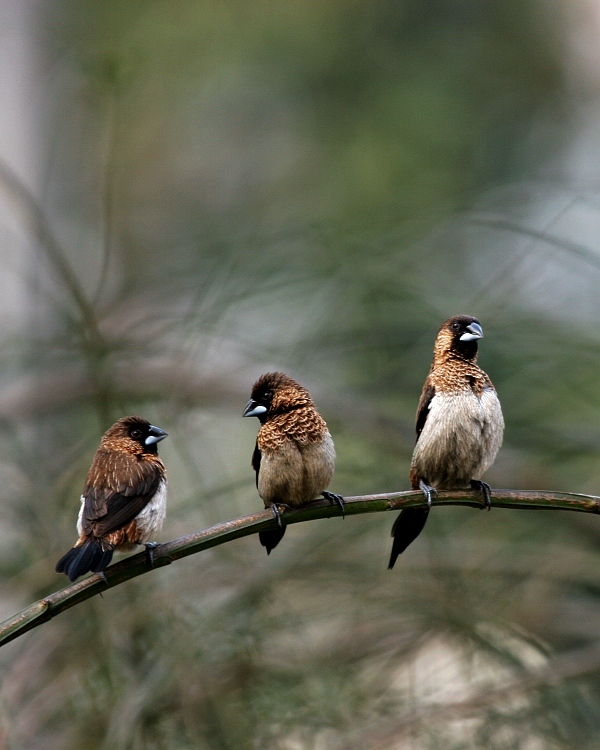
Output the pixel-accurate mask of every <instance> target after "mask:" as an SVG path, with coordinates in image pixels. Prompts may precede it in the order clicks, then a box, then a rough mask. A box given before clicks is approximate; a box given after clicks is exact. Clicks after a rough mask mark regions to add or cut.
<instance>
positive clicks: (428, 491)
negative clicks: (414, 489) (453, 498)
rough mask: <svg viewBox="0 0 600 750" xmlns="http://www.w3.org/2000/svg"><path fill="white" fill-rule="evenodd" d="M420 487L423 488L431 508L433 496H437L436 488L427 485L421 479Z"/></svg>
mask: <svg viewBox="0 0 600 750" xmlns="http://www.w3.org/2000/svg"><path fill="white" fill-rule="evenodd" d="M419 487H420V488H421V492H422V493H423V494H424V495H425V498H426V499H427V506H428V507H429V508H431V495H432V494H433V495H437V490H436V488H435V487H430V486H429V485H428V484H425V482H424V481H423V480H422V479H419Z"/></svg>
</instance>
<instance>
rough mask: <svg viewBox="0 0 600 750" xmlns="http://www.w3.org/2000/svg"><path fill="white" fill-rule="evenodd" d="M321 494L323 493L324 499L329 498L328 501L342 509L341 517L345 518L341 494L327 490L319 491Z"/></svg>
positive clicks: (344, 506)
mask: <svg viewBox="0 0 600 750" xmlns="http://www.w3.org/2000/svg"><path fill="white" fill-rule="evenodd" d="M321 495H323V497H324V498H325V500H329V502H330V503H335V504H336V505H337V506H338V508H339V509H340V510H341V511H342V517H343V518H346V504H345V503H344V498H343V497H342V496H341V495H338V494H337V493H336V492H327V490H325V491H324V492H321Z"/></svg>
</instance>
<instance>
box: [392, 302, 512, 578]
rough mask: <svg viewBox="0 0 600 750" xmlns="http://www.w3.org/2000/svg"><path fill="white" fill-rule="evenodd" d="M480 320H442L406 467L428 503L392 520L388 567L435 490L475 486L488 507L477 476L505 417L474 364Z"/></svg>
mask: <svg viewBox="0 0 600 750" xmlns="http://www.w3.org/2000/svg"><path fill="white" fill-rule="evenodd" d="M481 338H483V331H482V329H481V324H480V323H479V321H478V320H477V319H476V318H472V317H470V316H468V315H456V316H455V317H453V318H450V319H449V320H447V321H446V322H445V323H443V325H442V327H441V328H440V330H439V332H438V335H437V338H436V341H435V346H434V350H433V363H432V365H431V370H430V371H429V375H428V376H427V379H426V380H425V385H424V386H423V391H422V393H421V400H420V401H419V406H418V409H417V425H416V426H417V443H416V445H415V449H414V452H413V456H412V462H411V466H410V482H411V486H412V488H413V489H415V490H417V489H421V490H422V491H423V493H424V495H425V497H426V498H427V503H428V506H427V507H422V508H405V509H404V510H403V511H402V512H401V513H400V515H399V516H398V518H397V519H396V522H395V523H394V526H393V528H392V536H393V537H394V542H393V545H392V554H391V556H390V563H389V566H388V567H389V568H393V567H394V563H395V562H396V558H397V557H398V555H399V554H401V553H402V552H404V550H405V549H406V548H407V547H408V545H409V544H410V543H411V542H413V541H414V540H415V539H416V538H417V537H418V536H419V534H420V533H421V531H422V530H423V527H424V526H425V522H426V521H427V516H428V515H429V507H430V506H431V495H432V493H434V492H436V490H437V489H445V490H450V489H463V488H465V487H469V486H470V487H473V488H475V489H479V490H480V491H481V492H482V493H483V495H484V497H485V501H486V505H487V507H488V509H489V508H490V507H491V496H490V486H489V485H488V484H487V483H486V482H482V481H481V475H482V474H483V472H484V471H486V469H489V467H490V466H491V465H492V464H493V463H494V459H495V458H496V454H497V453H498V451H499V449H500V446H501V445H502V433H503V431H504V419H503V417H502V410H501V408H500V401H499V400H498V396H497V395H496V391H495V389H494V386H493V385H492V381H491V380H490V379H489V378H488V376H487V375H486V374H485V372H484V371H483V370H482V369H481V368H480V367H479V366H478V365H477V341H478V339H481Z"/></svg>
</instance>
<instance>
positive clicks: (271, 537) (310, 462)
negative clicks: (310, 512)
mask: <svg viewBox="0 0 600 750" xmlns="http://www.w3.org/2000/svg"><path fill="white" fill-rule="evenodd" d="M242 416H244V417H258V420H259V422H260V429H259V431H258V437H257V439H256V447H255V448H254V453H253V455H252V468H253V469H254V471H255V472H256V487H257V488H258V494H259V495H260V496H261V498H262V499H263V502H264V504H265V508H270V509H271V511H272V512H273V515H274V516H275V518H276V519H277V521H278V524H279V528H278V529H275V530H274V531H261V532H260V533H259V535H258V537H259V539H260V543H261V544H262V546H263V547H265V548H266V550H267V554H268V555H269V554H270V553H271V550H272V549H275V547H276V546H277V545H278V544H279V542H280V541H281V540H282V539H283V535H284V534H285V526H284V525H283V524H282V521H281V514H280V511H279V508H278V505H284V506H287V507H289V508H299V507H301V506H303V505H306V504H307V503H309V502H310V501H311V500H314V499H315V498H316V497H318V495H322V496H323V497H324V498H325V499H326V500H329V501H330V502H334V503H337V505H339V506H340V508H341V509H342V512H343V511H344V499H343V498H342V496H341V495H336V494H335V493H333V492H326V491H325V488H326V487H327V486H328V484H329V482H330V481H331V478H332V477H333V470H334V463H335V449H334V447H333V440H332V439H331V435H330V434H329V430H328V429H327V425H326V424H325V420H324V419H323V417H322V416H321V415H320V414H319V412H318V411H317V410H316V409H315V405H314V403H313V400H312V398H311V396H310V393H309V392H308V391H307V390H306V388H303V387H302V386H301V385H300V384H299V383H297V382H296V381H295V380H292V378H290V377H288V376H287V375H284V374H283V373H282V372H268V373H266V374H265V375H263V376H262V377H260V378H259V379H258V380H257V381H256V383H255V384H254V386H253V388H252V397H251V398H250V401H248V403H247V404H246V408H245V409H244V413H243V415H242Z"/></svg>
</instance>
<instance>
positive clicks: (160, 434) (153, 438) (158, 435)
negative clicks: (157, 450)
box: [144, 424, 169, 445]
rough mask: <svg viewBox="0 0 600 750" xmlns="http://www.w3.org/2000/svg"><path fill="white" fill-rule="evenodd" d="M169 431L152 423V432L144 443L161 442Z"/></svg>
mask: <svg viewBox="0 0 600 750" xmlns="http://www.w3.org/2000/svg"><path fill="white" fill-rule="evenodd" d="M168 434H169V433H168V432H165V431H164V430H161V429H160V427H155V426H154V425H153V424H151V425H150V433H149V435H148V437H147V438H146V439H145V440H144V445H154V443H160V441H161V440H164V439H165V438H166V437H167V435H168Z"/></svg>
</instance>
